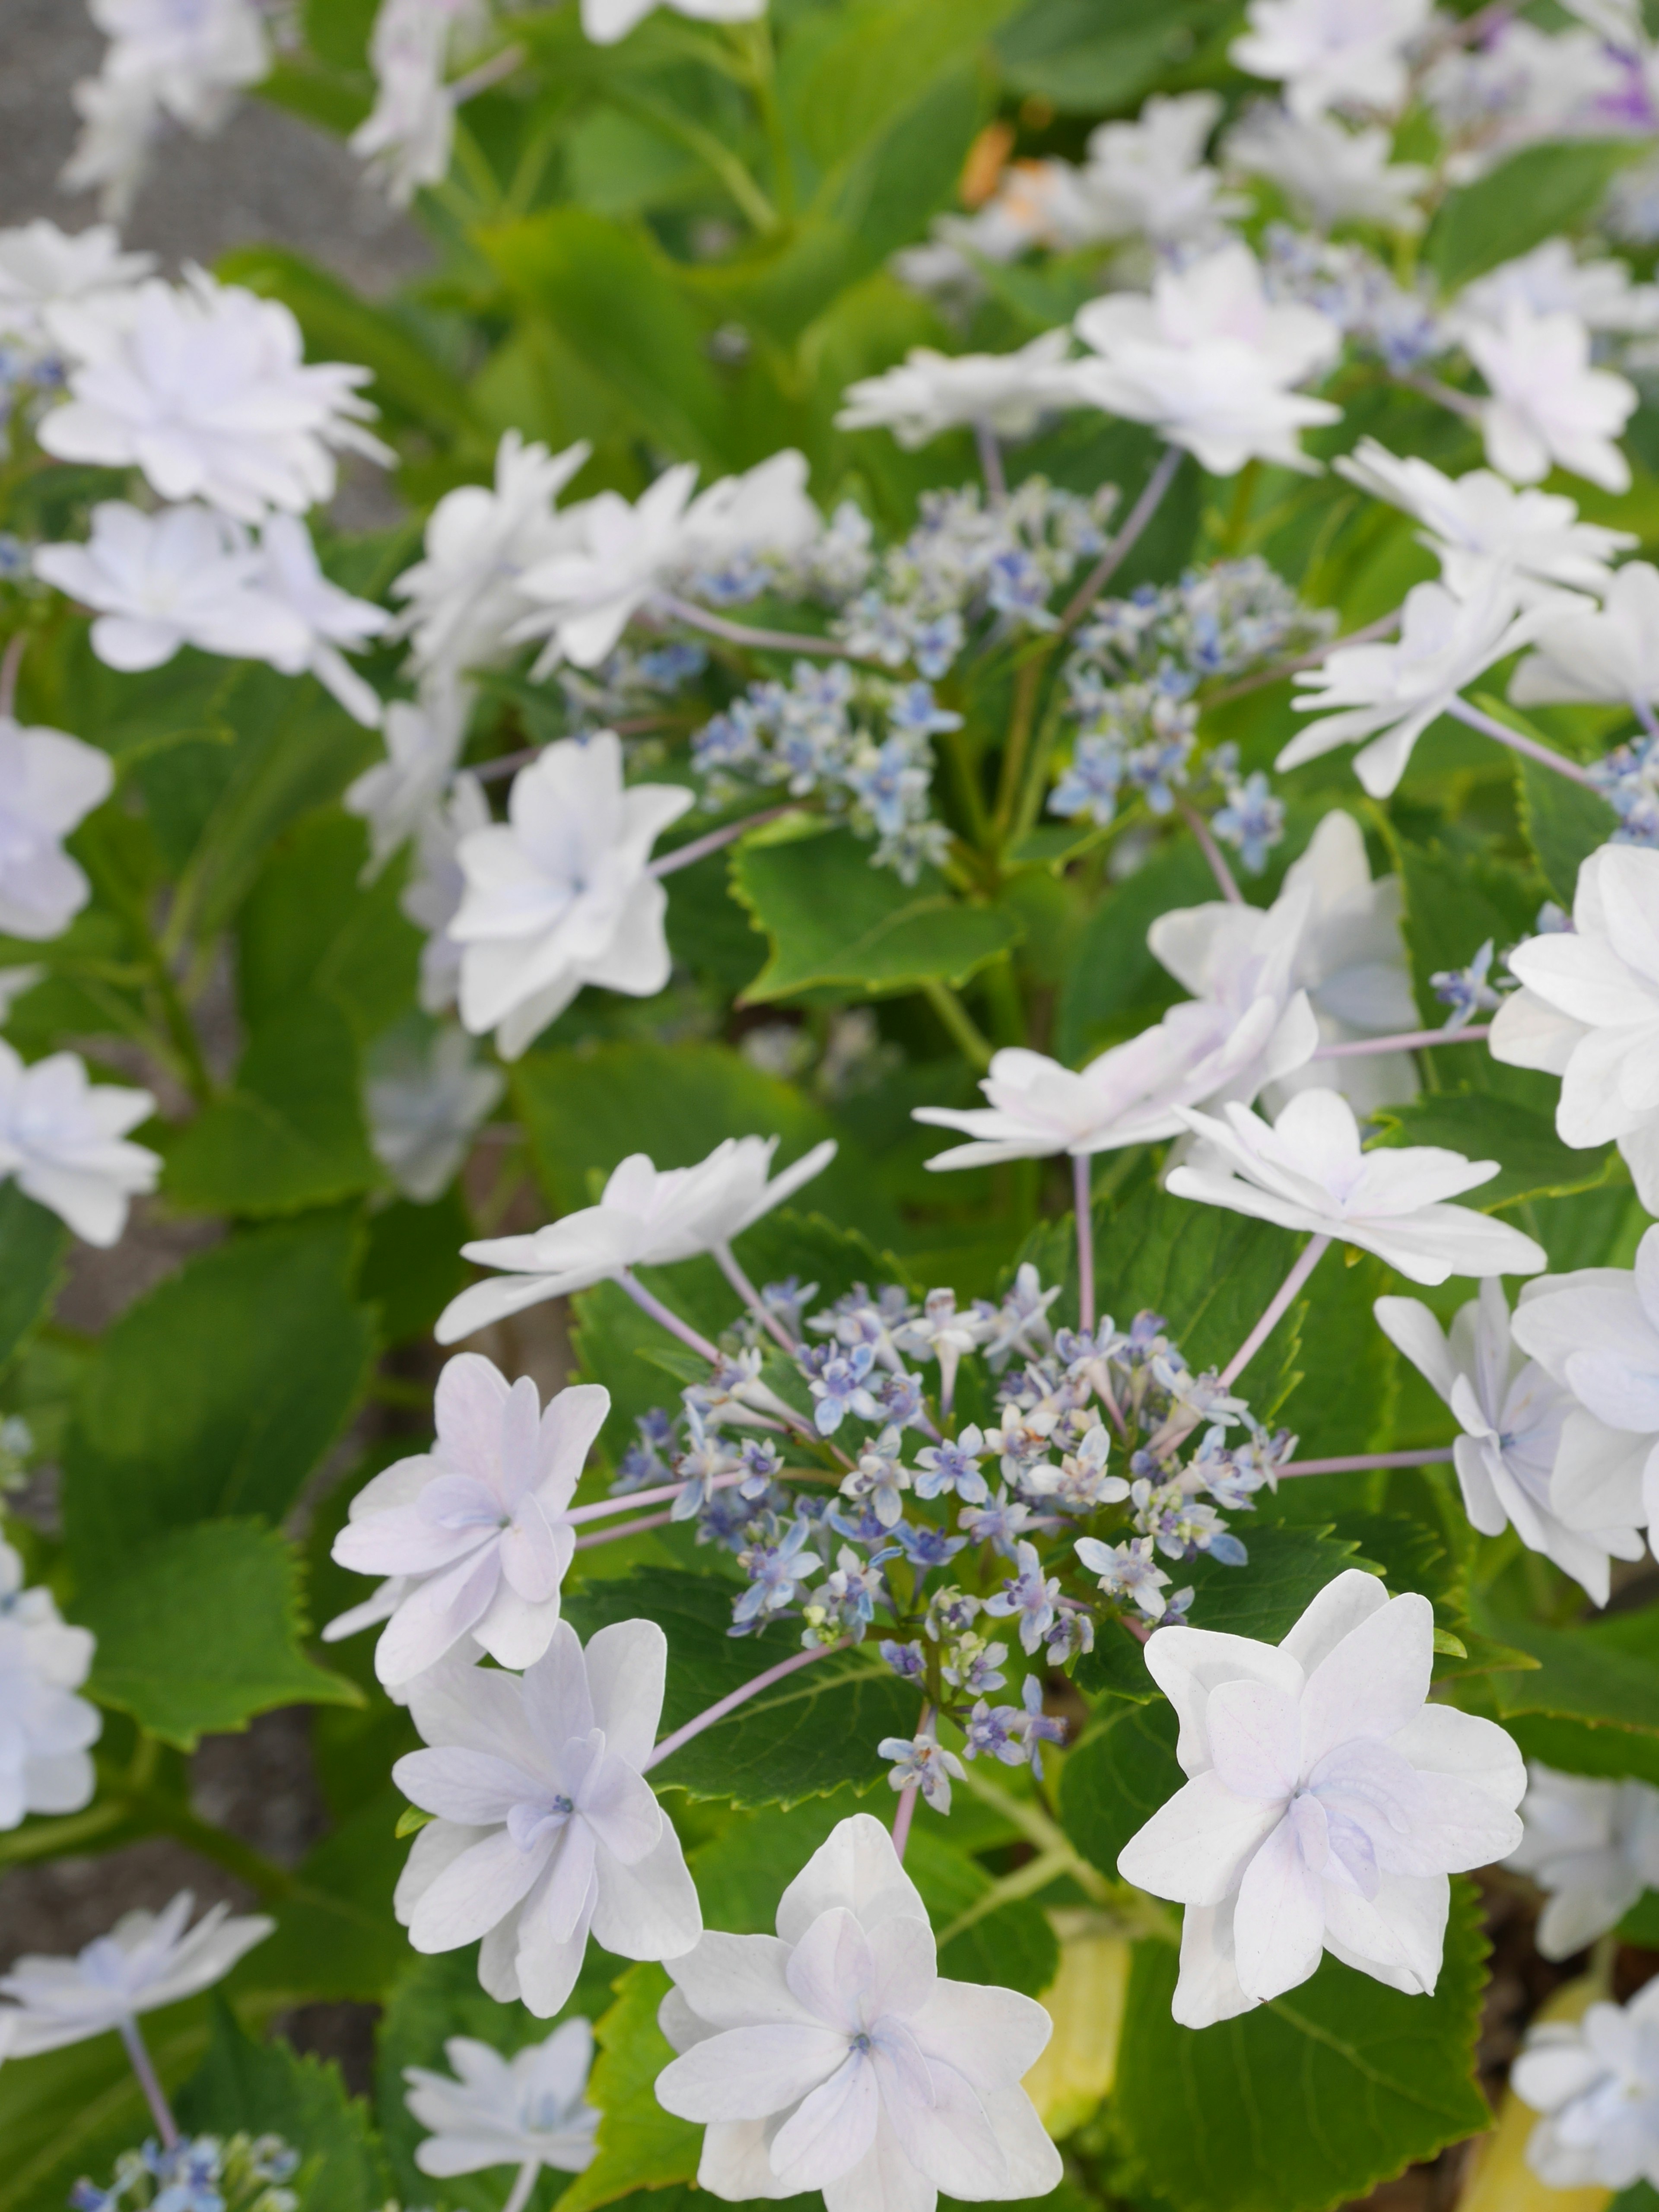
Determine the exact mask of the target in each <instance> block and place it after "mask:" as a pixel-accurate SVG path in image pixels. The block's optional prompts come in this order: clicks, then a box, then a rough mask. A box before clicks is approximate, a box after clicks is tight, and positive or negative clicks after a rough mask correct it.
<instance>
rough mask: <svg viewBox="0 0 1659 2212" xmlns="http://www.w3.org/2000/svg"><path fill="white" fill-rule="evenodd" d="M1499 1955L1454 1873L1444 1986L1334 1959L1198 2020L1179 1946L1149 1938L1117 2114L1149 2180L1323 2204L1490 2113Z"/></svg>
mask: <svg viewBox="0 0 1659 2212" xmlns="http://www.w3.org/2000/svg"><path fill="white" fill-rule="evenodd" d="M1485 1959H1486V1937H1485V1936H1484V1934H1483V1932H1482V1929H1481V1922H1480V1902H1479V1899H1478V1897H1477V1896H1476V1894H1475V1893H1474V1889H1473V1887H1472V1886H1471V1885H1470V1884H1469V1883H1468V1882H1467V1881H1455V1882H1454V1883H1453V1885H1452V1911H1451V1920H1450V1923H1449V1927H1448V1929H1447V1931H1446V1955H1445V1963H1444V1965H1443V1966H1442V1968H1441V1972H1440V1982H1439V1986H1438V1988H1437V1990H1436V1992H1435V1994H1434V1995H1433V1996H1431V1997H1425V1996H1402V1995H1401V1992H1400V1991H1399V1990H1391V1989H1388V1988H1385V1987H1384V1986H1383V1984H1382V1983H1381V1982H1376V1981H1373V1980H1372V1979H1371V1978H1370V1976H1369V1975H1365V1974H1361V1973H1358V1972H1356V1971H1355V1970H1354V1969H1353V1968H1352V1967H1351V1966H1340V1965H1339V1964H1338V1963H1337V1961H1336V1960H1334V1959H1330V1958H1328V1959H1327V1960H1325V1961H1324V1963H1323V1965H1322V1966H1321V1967H1320V1969H1319V1971H1318V1972H1317V1973H1316V1975H1315V1976H1314V1977H1313V1978H1312V1980H1311V1981H1308V1982H1304V1983H1303V1984H1302V1985H1301V1987H1300V1988H1299V1989H1294V1990H1289V1991H1288V1992H1287V1993H1286V1994H1285V1996H1282V1997H1276V1998H1275V1999H1274V2000H1273V2002H1272V2003H1270V2004H1267V2005H1264V2006H1261V2008H1259V2009H1257V2010H1256V2011H1255V2012H1253V2013H1249V2014H1246V2015H1244V2016H1243V2018H1242V2019H1238V2020H1231V2021H1223V2022H1222V2023H1221V2024H1220V2025H1219V2026H1218V2027H1206V2028H1203V2029H1200V2030H1199V2031H1198V2032H1196V2033H1194V2031H1193V2030H1192V2029H1190V2028H1185V2027H1176V2023H1175V2021H1173V2020H1172V2019H1171V2018H1170V1998H1171V1996H1173V1994H1174V1990H1175V1984H1176V1953H1175V1950H1174V1948H1173V1947H1172V1946H1171V1945H1170V1944H1167V1943H1161V1942H1144V1943H1139V1944H1137V1945H1136V1947H1135V1955H1134V1965H1133V1970H1132V1972H1131V1974H1130V1979H1129V1996H1128V2003H1127V2009H1126V2011H1125V2015H1124V2021H1123V2034H1122V2041H1121V2045H1120V2051H1121V2056H1120V2057H1119V2060H1118V2075H1117V2084H1116V2090H1115V2096H1114V2099H1113V2113H1114V2120H1115V2129H1116V2131H1117V2134H1118V2136H1119V2139H1120V2142H1121V2144H1122V2147H1123V2149H1124V2151H1125V2152H1126V2154H1127V2157H1128V2159H1129V2160H1130V2162H1131V2164H1132V2166H1133V2172H1134V2175H1135V2178H1136V2181H1137V2184H1138V2185H1139V2187H1144V2188H1145V2189H1146V2190H1147V2191H1149V2192H1150V2193H1151V2194H1152V2195H1153V2196H1154V2197H1157V2198H1158V2200H1159V2201H1160V2202H1162V2203H1168V2204H1170V2205H1173V2206H1175V2207H1176V2208H1178V2212H1325V2208H1326V2207H1328V2206H1331V2205H1335V2204H1340V2203H1346V2201H1347V2200H1348V2199H1349V2198H1350V2197H1364V2195H1365V2194H1366V2193H1367V2191H1369V2190H1370V2188H1371V2187H1372V2185H1374V2184H1375V2183H1376V2182H1378V2181H1382V2180H1383V2179H1386V2178H1387V2177H1389V2175H1391V2174H1395V2173H1398V2172H1400V2171H1401V2168H1402V2167H1404V2166H1407V2165H1409V2164H1410V2163H1411V2162H1412V2161H1413V2160H1417V2159H1427V2158H1432V2157H1433V2156H1434V2154H1435V2153H1436V2152H1437V2151H1438V2150H1440V2149H1442V2148H1444V2146H1445V2145H1446V2144H1448V2143H1451V2142H1459V2141H1461V2140H1462V2137H1463V2136H1468V2135H1472V2134H1474V2133H1477V2132H1478V2131H1479V2130H1481V2129H1483V2128H1485V2127H1486V2126H1488V2125H1489V2124H1490V2122H1491V2118H1492V2116H1491V2113H1490V2112H1489V2111H1488V2110H1487V2106H1486V2100H1485V2098H1484V2097H1483V2096H1482V2095H1481V2093H1480V2089H1479V2087H1478V2086H1477V2085H1476V2083H1475V2081H1474V2078H1473V2075H1474V2046H1475V2037H1476V2033H1477V2032H1478V2028H1479V2024H1480V1992H1481V1989H1482V1986H1483V1984H1484V1982H1485V1979H1486V1976H1485V1972H1484V1961H1485ZM1137 2193H1139V2188H1138V2190H1137Z"/></svg>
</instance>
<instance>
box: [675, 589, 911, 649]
mask: <svg viewBox="0 0 1659 2212" xmlns="http://www.w3.org/2000/svg"><path fill="white" fill-rule="evenodd" d="M656 605H658V606H659V607H660V608H661V610H662V611H663V612H664V613H665V615H671V616H672V617H673V618H674V620H675V621H676V622H679V623H684V624H685V625H686V627H687V629H700V630H703V631H705V632H706V633H707V634H708V636H710V637H718V638H722V639H724V640H725V641H726V644H727V645H749V646H753V647H756V649H757V651H759V652H762V653H827V654H828V655H829V658H830V659H833V660H868V659H870V657H871V656H870V655H869V654H868V653H854V650H853V648H852V647H851V646H850V645H842V643H841V642H840V641H838V640H837V639H836V638H833V637H811V636H809V635H806V634H805V633H804V632H797V631H794V630H786V629H755V628H753V627H752V626H751V625H750V623H734V622H728V621H727V620H726V617H725V616H724V615H714V614H710V613H709V612H708V610H707V609H706V608H704V607H694V606H693V605H691V603H690V600H689V599H677V598H676V597H675V595H674V594H673V592H658V594H657V597H656Z"/></svg>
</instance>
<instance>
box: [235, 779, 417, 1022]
mask: <svg viewBox="0 0 1659 2212" xmlns="http://www.w3.org/2000/svg"><path fill="white" fill-rule="evenodd" d="M365 854H366V844H365V839H364V836H363V825H362V823H361V822H358V821H356V820H354V819H353V818H352V817H349V816H348V815H343V814H317V815H313V817H310V818H309V819H308V820H307V821H304V822H301V823H296V824H295V827H294V829H291V830H290V831H289V834H288V835H287V836H285V837H284V838H283V840H282V842H280V844H279V845H278V846H277V848H276V851H275V852H274V853H273V854H271V856H270V860H268V861H267V862H266V863H265V866H264V868H263V869H262V870H261V872H260V874H259V879H258V882H257V883H256V884H254V886H253V889H252V891H250V893H249V894H248V896H247V899H246V902H245V903H244V905H243V907H242V910H241V912H240V915H238V916H237V922H236V991H237V998H238V1000H239V1001H240V1006H241V1010H242V1018H243V1020H244V1021H246V1023H248V1024H249V1025H250V1027H252V1028H256V1029H257V1028H258V1026H259V1024H262V1023H264V1022H265V1021H268V1020H269V1019H270V1018H271V1016H272V1015H274V1014H276V1013H277V1012H280V1011H281V1010H282V1009H283V1007H285V1006H288V1005H289V1002H290V1001H291V1000H295V999H296V998H300V997H303V996H309V995H313V994H323V995H325V996H326V997H328V998H330V999H331V1000H333V1001H334V1002H335V1004H336V1005H337V1006H339V1008H340V1009H341V1011H342V1012H343V1013H344V1015H345V1016H346V1018H347V1019H348V1020H349V1022H350V1024H351V1025H352V1028H353V1029H354V1030H355V1031H356V1035H357V1038H358V1041H359V1042H360V1043H365V1044H366V1043H368V1041H369V1040H370V1039H371V1038H373V1037H375V1036H379V1035H380V1032H381V1031H382V1030H387V1029H390V1028H391V1027H392V1024H393V1023H394V1022H396V1021H398V1019H399V1018H400V1017H402V1016H403V1015H404V1014H406V1013H407V1012H409V1010H410V1007H411V1006H413V1005H414V1003H415V986H416V976H417V974H418V972H419V967H420V953H421V939H420V933H419V932H418V931H417V930H416V928H415V927H413V925H412V924H411V923H410V922H409V921H405V919H404V915H403V913H402V910H401V909H400V908H399V907H398V890H399V876H400V871H399V870H398V868H396V867H395V866H394V867H392V868H388V869H386V871H385V872H383V873H382V874H380V876H379V877H377V878H376V879H375V881H374V883H372V884H364V883H363V882H362V880H361V878H362V866H363V860H364V858H365Z"/></svg>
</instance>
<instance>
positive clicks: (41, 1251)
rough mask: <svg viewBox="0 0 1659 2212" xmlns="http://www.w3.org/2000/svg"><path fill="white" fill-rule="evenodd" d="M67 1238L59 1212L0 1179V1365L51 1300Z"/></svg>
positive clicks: (60, 1270) (66, 1245)
mask: <svg viewBox="0 0 1659 2212" xmlns="http://www.w3.org/2000/svg"><path fill="white" fill-rule="evenodd" d="M69 1241H70V1238H69V1231H68V1230H67V1229H66V1228H65V1227H64V1225H63V1223H62V1222H61V1221H60V1220H59V1219H58V1216H57V1215H56V1214H55V1213H49V1212H47V1211H46V1207H45V1206H37V1205H36V1204H35V1202H34V1200H33V1199H32V1198H25V1197H24V1195H23V1194H22V1192H21V1190H19V1189H18V1188H17V1186H16V1184H15V1182H6V1183H4V1184H0V1367H3V1366H4V1365H5V1364H6V1362H7V1360H9V1358H11V1355H12V1354H13V1352H15V1351H16V1349H17V1346H18V1344H19V1343H20V1341H21V1339H22V1338H23V1336H24V1335H25V1334H27V1331H28V1330H30V1329H31V1328H33V1326H34V1324H35V1322H37V1321H39V1320H40V1316H41V1315H42V1314H43V1313H44V1312H45V1311H46V1308H47V1307H48V1306H49V1305H50V1304H52V1297H53V1295H54V1294H55V1292H56V1291H57V1288H58V1278H59V1276H60V1274H61V1273H62V1270H63V1266H64V1257H65V1255H66V1254H67V1253H68V1250H69Z"/></svg>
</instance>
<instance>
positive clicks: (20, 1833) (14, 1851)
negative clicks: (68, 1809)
mask: <svg viewBox="0 0 1659 2212" xmlns="http://www.w3.org/2000/svg"><path fill="white" fill-rule="evenodd" d="M131 1814H132V1807H131V1804H130V1803H129V1802H128V1801H127V1800H126V1799H125V1797H106V1798H104V1799H102V1800H101V1801H100V1802H99V1803H98V1804H96V1805H91V1806H88V1808H87V1810H86V1811H85V1812H84V1813H70V1814H66V1815H65V1816H64V1818H63V1819H62V1820H35V1821H33V1822H32V1823H31V1824H29V1825H28V1826H25V1827H21V1828H13V1829H11V1830H10V1831H9V1832H8V1833H7V1834H5V1835H3V1836H0V1866H21V1865H23V1864H26V1863H27V1862H28V1861H29V1860H31V1859H54V1858H58V1857H62V1856H63V1855H64V1854H65V1853H67V1852H70V1851H81V1850H86V1849H87V1848H88V1845H89V1844H95V1843H97V1841H98V1839H99V1838H100V1836H107V1835H111V1834H112V1833H113V1832H114V1831H115V1830H116V1829H118V1828H119V1827H121V1826H124V1825H125V1822H126V1821H127V1820H130V1819H131Z"/></svg>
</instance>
